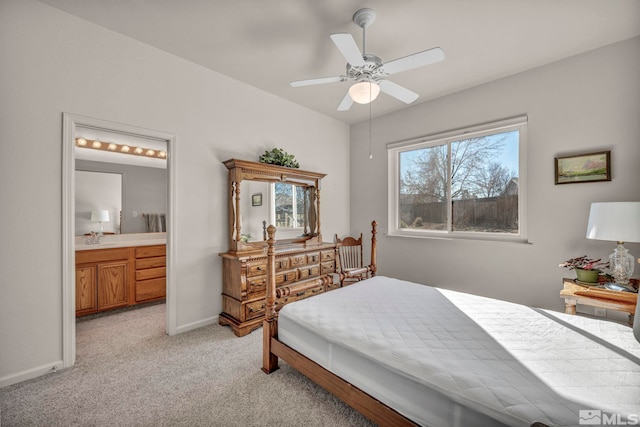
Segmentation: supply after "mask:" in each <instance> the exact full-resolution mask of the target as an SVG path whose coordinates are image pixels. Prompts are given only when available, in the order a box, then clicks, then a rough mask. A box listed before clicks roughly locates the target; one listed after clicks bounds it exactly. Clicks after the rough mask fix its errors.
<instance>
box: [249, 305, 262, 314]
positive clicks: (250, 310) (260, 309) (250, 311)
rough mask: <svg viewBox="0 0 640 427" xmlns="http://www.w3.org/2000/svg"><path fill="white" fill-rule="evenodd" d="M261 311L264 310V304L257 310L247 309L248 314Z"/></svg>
mask: <svg viewBox="0 0 640 427" xmlns="http://www.w3.org/2000/svg"><path fill="white" fill-rule="evenodd" d="M262 310H264V304H262V305H261V306H260V308H259V309H258V310H256V309H255V308H253V307H249V313H254V312H256V311H262Z"/></svg>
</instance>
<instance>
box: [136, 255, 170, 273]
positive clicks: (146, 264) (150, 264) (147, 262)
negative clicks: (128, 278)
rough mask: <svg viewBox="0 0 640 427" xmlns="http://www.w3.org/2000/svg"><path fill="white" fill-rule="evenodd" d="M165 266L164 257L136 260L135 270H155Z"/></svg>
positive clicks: (165, 259) (165, 260)
mask: <svg viewBox="0 0 640 427" xmlns="http://www.w3.org/2000/svg"><path fill="white" fill-rule="evenodd" d="M166 265H167V257H166V256H156V257H152V258H142V259H136V270H143V269H145V268H157V267H164V266H166Z"/></svg>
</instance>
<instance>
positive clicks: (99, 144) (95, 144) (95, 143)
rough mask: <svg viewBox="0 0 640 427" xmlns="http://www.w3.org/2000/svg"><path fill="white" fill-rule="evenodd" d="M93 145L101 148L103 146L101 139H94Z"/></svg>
mask: <svg viewBox="0 0 640 427" xmlns="http://www.w3.org/2000/svg"><path fill="white" fill-rule="evenodd" d="M91 146H92V147H93V148H100V147H102V143H101V142H100V141H93V144H91Z"/></svg>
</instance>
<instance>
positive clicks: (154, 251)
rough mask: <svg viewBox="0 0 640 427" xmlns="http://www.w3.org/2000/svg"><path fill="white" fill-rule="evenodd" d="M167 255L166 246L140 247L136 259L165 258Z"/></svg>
mask: <svg viewBox="0 0 640 427" xmlns="http://www.w3.org/2000/svg"><path fill="white" fill-rule="evenodd" d="M166 253H167V247H166V245H157V246H138V247H136V258H150V257H154V256H164V255H166Z"/></svg>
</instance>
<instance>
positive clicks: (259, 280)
mask: <svg viewBox="0 0 640 427" xmlns="http://www.w3.org/2000/svg"><path fill="white" fill-rule="evenodd" d="M266 288H267V276H265V275H262V276H253V277H247V292H249V293H250V294H251V293H255V292H264V290H265V289H266Z"/></svg>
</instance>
